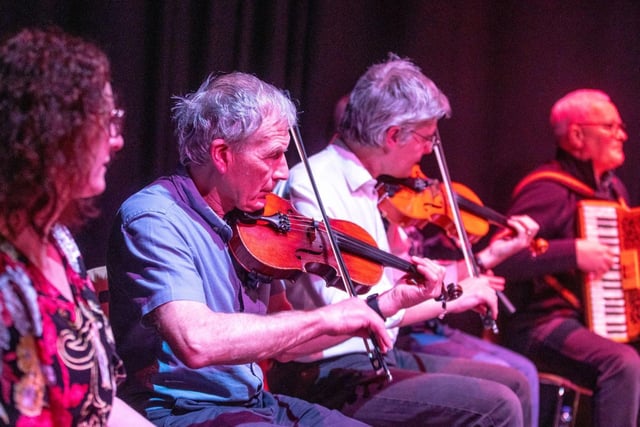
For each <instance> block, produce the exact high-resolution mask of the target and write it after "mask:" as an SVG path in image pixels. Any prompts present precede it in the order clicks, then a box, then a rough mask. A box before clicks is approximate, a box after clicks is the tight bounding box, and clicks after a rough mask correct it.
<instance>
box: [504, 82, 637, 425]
mask: <svg viewBox="0 0 640 427" xmlns="http://www.w3.org/2000/svg"><path fill="white" fill-rule="evenodd" d="M550 124H551V128H552V129H553V132H554V134H555V137H556V142H557V150H556V156H555V159H554V160H553V161H550V162H548V163H545V164H544V165H541V166H539V167H538V168H536V169H535V170H534V171H532V172H531V173H530V174H528V175H527V176H526V177H524V178H523V180H522V181H520V183H519V184H518V185H517V186H516V188H515V190H514V193H513V199H512V205H511V208H510V210H509V212H510V213H511V214H528V215H530V216H531V217H532V218H534V219H535V220H536V221H537V222H538V223H539V224H540V232H539V236H540V237H542V238H544V239H546V240H547V241H548V243H549V248H548V250H547V251H546V252H545V253H544V254H541V255H540V256H538V257H537V258H535V259H533V258H532V257H531V255H530V254H528V253H526V252H522V253H520V254H517V255H515V256H514V257H512V258H510V259H508V260H507V261H505V262H504V263H503V264H501V265H500V266H499V267H498V268H497V269H496V273H497V274H501V275H503V276H505V277H506V278H507V280H508V286H507V288H506V292H507V293H508V295H509V296H510V297H511V299H512V301H513V302H514V303H515V305H516V307H517V311H516V313H515V314H514V315H513V316H511V317H507V318H504V325H503V328H502V329H503V334H502V337H503V342H504V344H505V345H507V346H508V347H510V348H512V349H514V350H516V351H518V352H520V353H522V354H524V355H526V356H528V357H529V358H530V359H532V360H533V361H534V362H535V363H536V365H537V366H538V369H539V370H541V371H545V372H550V373H554V374H557V375H561V376H563V377H566V378H568V379H569V380H571V381H573V382H574V383H576V384H577V385H579V386H582V387H587V388H589V389H592V390H593V392H594V394H593V399H592V402H593V425H595V426H605V425H611V426H616V427H618V426H620V427H624V426H628V427H636V426H637V425H638V421H639V420H638V413H639V411H640V357H639V356H638V353H637V348H638V343H637V342H636V343H635V344H633V345H635V347H636V349H634V348H633V347H632V345H627V344H622V343H618V342H615V341H613V340H612V339H609V338H607V337H604V336H601V335H598V334H596V333H594V332H593V331H591V330H590V329H588V328H587V327H586V326H585V318H584V316H585V308H584V307H585V306H584V300H583V278H589V279H590V280H598V279H599V278H602V276H603V275H604V274H605V273H607V272H608V271H609V270H610V269H611V267H612V265H613V264H614V262H615V259H616V257H619V255H616V254H615V251H614V249H613V248H610V247H609V246H607V245H605V244H602V243H600V242H598V241H595V240H590V239H586V238H584V237H582V238H581V237H579V234H578V231H577V230H578V228H577V221H578V203H579V202H580V201H583V200H588V199H595V200H600V201H608V202H610V204H611V205H616V204H619V206H621V207H622V206H626V204H627V203H628V201H629V195H628V192H627V189H626V188H625V186H624V184H623V183H622V182H621V181H620V179H619V178H618V177H617V176H616V175H615V174H614V170H615V169H616V168H618V167H620V166H621V165H622V164H623V163H624V160H625V155H624V151H623V147H624V143H625V141H626V140H627V133H626V131H625V126H624V123H623V121H622V119H621V118H620V113H619V112H618V109H617V108H616V106H615V104H614V103H613V102H612V101H611V99H610V98H609V96H608V95H607V94H605V93H604V92H602V91H600V90H593V89H579V90H575V91H573V92H570V93H568V94H567V95H565V96H564V97H562V98H561V99H560V100H558V101H557V102H556V103H555V104H554V106H553V108H552V109H551V115H550ZM634 257H635V255H634ZM602 304H603V305H604V302H602ZM633 304H635V305H636V309H637V301H636V302H635V303H633Z"/></svg>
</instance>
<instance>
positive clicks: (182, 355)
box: [175, 350, 210, 369]
mask: <svg viewBox="0 0 640 427" xmlns="http://www.w3.org/2000/svg"><path fill="white" fill-rule="evenodd" d="M175 354H176V356H177V357H178V359H180V361H181V362H182V363H183V364H184V365H185V366H186V367H187V368H189V369H200V368H204V367H205V366H207V365H209V364H210V363H208V361H207V360H206V359H205V357H204V355H203V354H202V353H200V352H197V351H185V350H182V351H176V352H175Z"/></svg>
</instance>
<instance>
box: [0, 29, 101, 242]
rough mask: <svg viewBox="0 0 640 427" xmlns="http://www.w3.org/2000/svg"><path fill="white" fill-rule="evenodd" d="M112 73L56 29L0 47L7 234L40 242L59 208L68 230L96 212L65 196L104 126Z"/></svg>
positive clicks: (1, 206)
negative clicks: (26, 234)
mask: <svg viewBox="0 0 640 427" xmlns="http://www.w3.org/2000/svg"><path fill="white" fill-rule="evenodd" d="M110 73H111V71H110V65H109V61H108V59H107V57H106V55H105V54H104V52H102V51H101V50H100V49H99V48H98V47H96V46H95V45H93V44H91V43H89V42H87V41H85V40H82V39H80V38H77V37H74V36H71V35H69V34H66V33H64V32H63V31H61V30H60V29H57V28H47V29H38V28H29V29H23V30H21V31H19V32H18V33H16V34H14V35H12V36H10V37H8V38H6V39H5V40H4V41H3V42H2V43H0V144H2V147H1V148H0V216H1V217H2V219H3V222H4V223H5V225H6V227H7V229H8V231H9V233H11V234H14V233H16V232H18V231H19V230H17V229H16V227H20V228H21V227H22V226H29V227H32V228H33V229H34V230H36V232H38V233H39V234H40V235H43V234H44V233H45V232H46V231H45V228H46V225H47V223H48V222H49V221H51V216H52V215H53V214H55V213H56V212H59V211H60V209H63V214H62V216H61V218H59V220H60V221H62V222H65V223H67V224H68V225H77V224H78V223H81V222H82V220H84V219H85V218H87V217H89V216H92V215H93V214H95V213H96V209H95V208H93V205H92V204H91V203H90V202H89V201H86V200H72V197H71V195H70V193H71V191H72V190H73V188H74V187H75V186H77V185H79V184H81V181H82V180H84V179H86V175H87V173H88V172H87V171H88V168H89V166H90V165H91V159H92V156H93V154H92V150H91V146H92V144H93V142H94V141H95V135H96V133H97V132H99V131H100V130H101V129H102V131H104V130H103V129H104V127H105V126H106V120H108V116H109V112H110V111H109V104H108V101H107V99H106V97H105V96H104V93H103V91H104V88H105V85H106V84H107V83H108V82H109V81H110ZM17 218H21V220H25V219H26V222H27V223H26V224H24V223H21V224H20V225H18V224H17V222H16V221H17ZM43 237H44V236H43Z"/></svg>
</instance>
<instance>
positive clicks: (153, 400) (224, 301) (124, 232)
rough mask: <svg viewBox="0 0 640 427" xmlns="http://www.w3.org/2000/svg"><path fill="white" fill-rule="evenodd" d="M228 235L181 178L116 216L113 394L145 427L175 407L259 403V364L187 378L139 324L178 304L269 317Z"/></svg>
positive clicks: (145, 192) (136, 198)
mask: <svg viewBox="0 0 640 427" xmlns="http://www.w3.org/2000/svg"><path fill="white" fill-rule="evenodd" d="M231 235H232V230H231V228H230V227H229V225H227V224H226V223H225V222H224V221H223V220H222V219H221V218H220V217H218V216H217V215H216V214H215V213H214V212H213V210H212V209H211V208H210V207H209V206H208V205H207V204H206V202H205V201H204V199H203V198H202V197H201V195H200V194H199V192H198V191H197V189H196V187H195V184H194V183H193V181H192V180H191V178H190V177H189V176H188V174H187V173H186V172H185V171H184V170H179V171H178V172H177V173H176V174H174V175H171V176H168V177H163V178H160V179H158V180H157V181H156V182H154V183H152V184H151V185H149V186H148V187H146V188H144V189H142V190H141V191H139V192H138V193H136V194H134V195H133V196H131V197H130V198H129V199H128V200H126V201H125V202H124V204H123V205H122V206H121V208H120V210H119V211H118V215H117V218H116V222H115V224H114V229H113V231H112V234H111V239H110V242H109V251H108V257H107V258H108V260H107V267H108V272H109V286H110V296H111V299H110V310H111V320H112V325H113V331H114V334H115V337H116V343H117V348H118V352H119V353H120V355H121V357H122V358H123V360H124V362H125V368H126V369H127V374H128V378H127V381H126V382H125V384H124V385H123V386H122V387H121V388H120V389H119V394H120V396H121V397H122V398H123V399H124V400H126V401H127V402H129V403H130V404H131V405H132V406H134V407H135V408H136V409H138V410H146V412H147V416H149V417H150V418H154V416H153V414H154V412H153V411H154V410H157V411H159V412H158V413H156V414H155V415H158V414H159V413H160V412H166V411H167V409H171V408H172V407H174V405H175V404H176V400H177V399H188V400H189V401H193V402H194V403H196V404H202V403H205V404H206V403H209V402H210V403H213V404H224V405H242V406H246V405H251V404H252V403H254V402H255V401H256V400H257V399H259V398H260V393H261V391H262V389H263V377H262V371H261V370H260V368H259V367H258V365H257V364H255V363H251V364H242V365H220V366H208V367H206V368H201V369H190V368H188V367H186V366H185V365H184V364H183V363H182V362H181V361H180V359H179V358H178V357H177V356H176V355H175V354H174V352H173V351H172V349H171V348H170V347H169V345H168V344H167V342H165V341H164V340H162V338H161V337H160V336H159V335H158V333H157V332H156V330H155V328H154V327H152V326H150V325H148V324H146V323H145V316H146V315H148V314H149V313H150V312H152V311H153V310H154V309H155V308H157V307H159V306H160V305H162V304H165V303H168V302H170V301H177V300H188V301H198V302H202V303H204V304H206V305H207V306H208V307H209V308H210V309H211V310H212V311H215V312H224V313H234V312H249V313H259V314H264V313H266V307H267V302H268V297H269V285H268V284H264V285H261V286H260V287H258V288H257V289H254V290H247V288H246V287H244V286H242V283H241V281H240V279H239V278H238V275H237V274H236V271H235V269H234V265H233V263H232V260H231V255H230V253H229V251H228V248H227V242H228V240H229V239H230V238H231ZM224 332H225V331H224V330H212V331H211V333H212V334H213V335H214V336H215V335H216V334H224ZM163 408H164V409H163Z"/></svg>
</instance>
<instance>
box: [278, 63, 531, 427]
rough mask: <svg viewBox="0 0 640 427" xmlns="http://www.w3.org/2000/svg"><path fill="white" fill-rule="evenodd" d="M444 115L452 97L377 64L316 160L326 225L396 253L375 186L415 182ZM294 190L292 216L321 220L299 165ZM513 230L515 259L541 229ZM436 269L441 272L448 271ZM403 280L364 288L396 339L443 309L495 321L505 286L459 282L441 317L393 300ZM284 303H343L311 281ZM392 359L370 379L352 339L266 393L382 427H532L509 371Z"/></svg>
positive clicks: (295, 366) (521, 390)
mask: <svg viewBox="0 0 640 427" xmlns="http://www.w3.org/2000/svg"><path fill="white" fill-rule="evenodd" d="M449 113H450V107H449V102H448V100H447V98H446V96H445V95H444V94H443V93H442V92H441V91H440V90H439V89H438V87H437V86H436V85H435V84H434V83H433V82H432V81H431V80H430V79H428V78H427V77H426V76H425V75H424V74H422V72H421V71H420V69H419V68H418V67H417V66H416V65H415V64H413V63H412V62H410V61H408V60H404V59H400V58H398V57H397V56H395V55H391V56H390V58H389V59H388V60H387V61H385V62H383V63H380V64H376V65H373V66H371V67H370V68H369V69H368V70H367V71H366V72H365V73H364V74H363V75H362V76H361V77H360V79H359V80H358V82H357V83H356V85H355V87H354V88H353V90H352V91H351V92H350V94H349V102H348V104H347V106H346V110H345V113H344V116H343V117H342V120H341V122H340V125H339V127H338V133H337V135H336V137H335V138H334V139H333V140H332V141H331V143H330V144H329V145H328V146H327V147H326V148H325V149H324V150H322V151H321V152H319V153H318V154H316V155H314V156H311V157H310V159H309V163H310V166H311V169H312V170H313V172H314V175H316V176H317V177H318V179H317V185H318V190H319V192H320V194H321V196H322V199H323V201H324V205H325V208H326V211H327V214H328V215H329V217H331V218H335V219H341V220H349V221H351V222H355V223H357V224H358V225H360V226H361V227H363V228H364V229H365V230H366V231H367V232H368V233H369V234H370V235H371V236H372V237H373V238H374V239H375V241H376V243H377V245H378V247H379V248H380V249H382V250H384V251H387V252H391V248H390V242H389V240H388V238H387V231H386V229H385V226H384V223H383V220H382V217H381V214H380V212H379V211H378V193H377V190H376V178H377V177H379V176H381V175H390V176H393V177H398V178H404V177H408V176H409V175H410V173H411V170H412V168H413V166H414V165H416V164H417V163H418V162H419V161H420V159H421V158H422V156H423V155H425V154H428V153H430V152H431V149H432V144H433V141H434V139H435V138H436V131H437V123H438V120H439V119H440V118H442V117H445V116H447V115H449ZM289 183H290V196H291V201H292V203H293V204H294V206H295V207H296V209H297V210H299V211H300V212H302V213H303V214H304V215H307V216H311V217H314V218H319V217H320V216H319V207H318V202H317V201H316V198H315V196H314V193H313V190H312V186H311V185H310V180H309V178H308V177H307V175H306V173H305V171H304V169H303V168H302V167H301V165H297V166H295V167H293V168H292V170H291V176H290V180H289ZM513 225H514V228H515V229H516V230H518V235H517V237H515V238H514V239H511V241H509V242H503V243H504V245H506V246H510V247H511V249H510V250H514V249H515V250H519V249H520V248H522V247H525V246H526V245H528V243H529V242H530V240H531V238H530V236H528V233H527V231H530V232H531V231H535V227H536V226H535V224H533V222H532V221H530V220H528V219H526V218H521V221H514V222H513ZM533 234H535V233H533ZM505 249H507V248H505ZM507 251H509V250H507ZM486 255H487V259H486V261H487V262H491V263H493V262H494V261H495V260H493V259H491V260H490V259H489V257H491V256H492V255H491V254H486ZM409 259H411V260H415V259H418V258H417V257H411V258H409ZM431 262H432V263H433V265H434V267H433V268H439V269H441V270H442V274H444V270H445V268H444V267H443V266H442V265H440V264H439V263H436V262H434V261H431ZM403 280H406V278H404V277H400V278H398V277H394V272H393V271H392V270H391V269H389V268H387V269H385V271H384V274H383V276H382V278H381V279H380V281H379V282H378V283H376V284H375V285H374V286H372V287H371V288H370V289H369V290H368V291H367V300H368V301H369V303H370V304H371V305H372V306H373V307H375V308H376V309H377V310H378V312H379V314H380V316H381V317H382V318H384V319H385V320H386V326H387V328H388V332H389V336H390V337H392V338H393V340H394V342H395V339H396V337H397V332H398V327H400V326H404V325H411V324H413V323H415V322H420V321H424V320H426V319H432V318H436V317H438V316H440V315H443V314H444V312H445V311H446V312H452V313H455V312H462V311H466V310H469V309H477V310H478V311H480V312H486V311H487V309H490V310H491V312H492V313H493V316H495V315H496V313H497V298H496V293H495V291H494V289H493V286H500V284H501V283H502V280H501V279H499V278H495V277H489V276H482V277H479V278H475V277H474V278H466V279H464V280H462V281H461V282H460V285H461V286H462V287H463V289H464V292H463V294H462V296H461V297H460V298H458V299H457V300H454V301H450V302H447V303H446V308H445V310H443V307H442V305H441V303H439V302H437V301H434V300H427V301H422V302H419V303H417V304H416V303H415V302H414V303H409V304H403V302H402V301H401V300H399V299H398V298H397V295H399V294H401V293H402V292H403V288H402V287H401V286H399V283H402V281H403ZM287 294H288V296H289V299H290V301H291V302H292V303H293V304H294V307H295V308H298V309H314V308H318V307H323V306H326V305H327V304H331V303H335V302H336V301H340V300H343V299H345V298H347V297H346V296H345V295H344V292H342V291H341V290H339V289H335V288H329V287H327V286H325V283H324V281H323V280H321V279H319V278H317V277H313V276H311V275H306V276H303V277H302V278H300V279H299V280H298V281H297V282H296V283H295V284H294V285H292V286H289V287H287ZM385 358H386V360H387V361H388V365H389V368H390V371H391V373H392V376H393V378H394V379H393V381H391V382H387V383H379V382H375V379H372V378H370V376H369V372H370V366H369V361H368V358H367V354H366V349H365V346H364V344H363V343H362V340H356V339H350V340H347V341H345V342H342V343H340V344H338V345H335V346H333V347H331V348H328V349H326V350H324V351H321V352H317V353H315V354H313V355H303V356H301V357H299V358H297V359H296V361H295V362H290V363H286V364H283V363H276V364H275V365H274V367H273V368H272V369H271V370H270V371H269V384H270V386H271V387H272V389H273V390H277V391H279V392H283V393H287V394H293V395H295V396H298V397H301V398H303V399H308V400H311V401H314V402H318V403H321V404H323V405H325V406H329V407H331V408H336V409H339V410H340V411H342V412H343V413H345V414H347V415H349V416H351V417H353V418H356V419H359V420H361V421H364V422H367V423H369V424H372V425H376V426H391V425H393V426H403V425H405V426H416V425H425V426H426V425H434V426H440V425H442V426H445V425H446V426H469V425H486V426H489V425H491V426H522V425H529V420H530V418H531V415H530V412H531V400H530V389H529V385H528V382H527V379H526V378H525V377H524V376H523V375H522V374H521V373H519V372H518V371H516V370H514V369H511V368H509V367H504V366H498V365H492V364H488V363H482V362H477V361H474V360H469V359H460V358H453V357H445V356H433V355H428V354H424V353H417V352H408V351H402V350H400V349H398V348H397V347H394V348H393V349H392V350H391V351H389V352H388V353H387V354H386V356H385ZM525 420H526V421H525ZM525 423H526V424H525Z"/></svg>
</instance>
